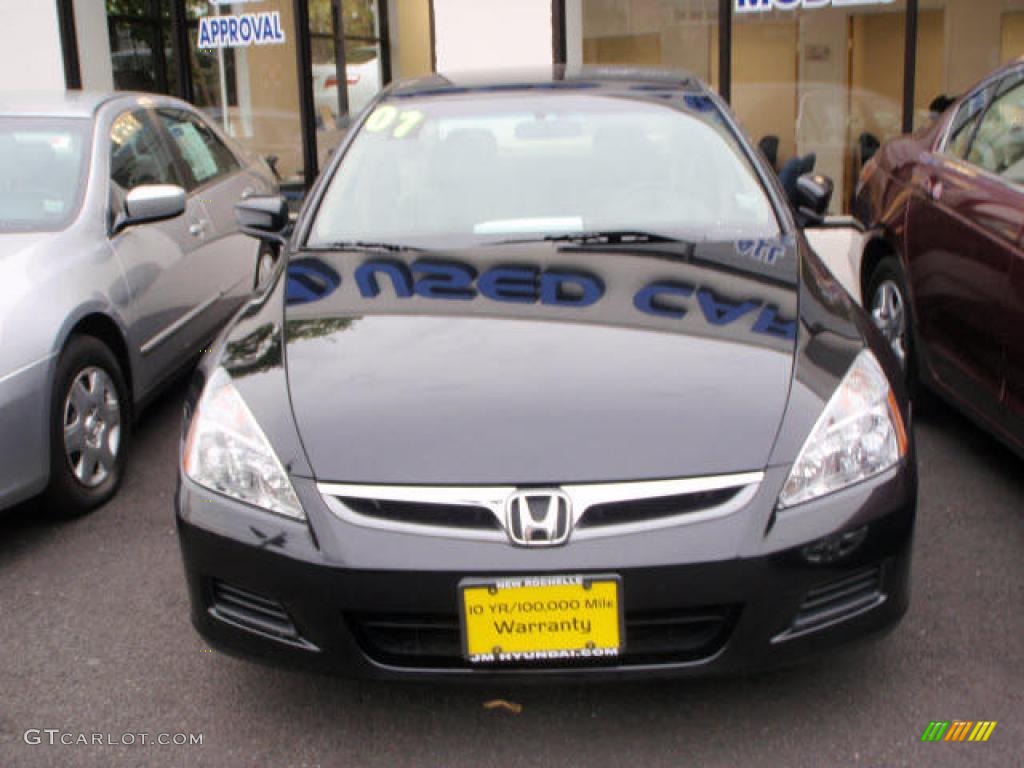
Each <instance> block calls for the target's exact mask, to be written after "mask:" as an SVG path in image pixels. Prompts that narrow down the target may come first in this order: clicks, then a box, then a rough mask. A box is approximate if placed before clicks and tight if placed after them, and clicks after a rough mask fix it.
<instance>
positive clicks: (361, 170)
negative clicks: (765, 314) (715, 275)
mask: <svg viewBox="0 0 1024 768" xmlns="http://www.w3.org/2000/svg"><path fill="white" fill-rule="evenodd" d="M609 231H630V232H651V233H656V234H659V235H662V236H666V237H673V238H678V239H685V240H694V241H698V242H699V241H709V240H716V241H722V240H738V239H755V238H770V237H775V236H777V235H778V234H779V223H778V220H777V218H776V216H775V213H774V211H773V209H772V206H771V203H770V202H769V200H768V197H767V195H766V193H765V191H764V188H763V187H762V185H761V182H760V180H759V179H758V177H757V175H756V173H755V171H754V169H753V167H752V166H751V165H750V163H749V162H748V160H747V159H746V157H745V156H744V154H743V152H742V150H741V149H740V147H739V145H738V144H737V142H736V140H735V138H734V137H733V135H732V134H731V132H730V131H729V129H728V127H727V126H726V125H725V124H724V123H723V122H722V120H721V115H720V114H719V112H718V110H717V108H716V107H715V106H714V104H713V103H712V102H711V101H710V100H709V99H707V97H704V96H698V95H690V94H687V95H681V96H680V97H679V98H678V99H677V100H675V101H673V102H653V101H649V100H640V99H636V98H624V97H621V96H618V97H616V96H607V95H590V94H588V95H579V94H572V95H566V94H536V93H534V94H530V95H529V96H522V95H518V94H516V95H504V96H481V95H479V94H473V95H470V96H459V95H454V96H442V97H434V98H424V99H404V98H403V99H392V100H389V101H386V102H384V103H382V104H381V105H379V106H378V107H377V108H376V110H375V111H374V112H373V114H371V115H370V116H369V118H368V119H367V121H366V122H365V123H364V125H363V127H362V129H361V130H360V132H359V135H358V136H356V137H355V139H354V141H353V142H352V144H351V146H350V147H349V149H348V151H347V152H346V154H345V157H344V159H343V160H342V162H341V164H340V166H339V167H338V170H337V172H336V173H335V175H334V178H333V179H331V181H330V184H329V186H328V188H327V191H326V193H325V195H324V198H323V201H322V203H321V205H320V208H319V212H318V214H317V218H316V221H315V222H314V224H313V227H312V230H311V235H310V238H309V241H308V243H307V244H308V245H310V246H317V245H321V246H326V245H329V244H331V243H339V242H351V241H372V242H392V243H394V242H398V243H415V242H417V241H419V242H429V241H436V239H437V238H445V239H446V240H447V241H448V242H449V244H451V243H452V242H457V241H461V240H466V241H468V242H469V243H480V242H498V241H501V240H503V239H522V238H524V237H530V236H533V237H543V236H545V235H548V236H550V235H564V234H572V233H582V232H586V233H599V232H609Z"/></svg>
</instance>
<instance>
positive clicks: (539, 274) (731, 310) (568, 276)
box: [286, 259, 797, 341]
mask: <svg viewBox="0 0 1024 768" xmlns="http://www.w3.org/2000/svg"><path fill="white" fill-rule="evenodd" d="M324 267H326V265H322V262H320V261H319V260H318V259H300V260H297V261H295V262H292V263H291V264H290V265H289V267H288V291H287V297H286V300H287V302H288V304H289V305H292V306H294V305H297V304H306V303H310V302H314V301H320V300H321V299H324V298H326V297H327V296H328V295H330V294H332V293H334V291H336V290H337V289H338V288H340V287H341V283H342V278H341V277H340V276H338V275H337V273H335V272H334V271H333V270H330V272H331V276H332V278H333V279H332V280H331V281H330V285H329V286H328V285H324V286H321V287H320V288H319V289H318V290H316V291H310V290H309V289H308V286H307V285H306V282H308V278H309V276H310V275H314V274H322V273H323V269H324ZM328 269H329V268H328ZM317 282H320V281H317ZM353 282H354V283H355V289H356V290H357V291H358V293H359V296H360V297H361V298H362V299H364V300H365V299H370V300H374V299H378V298H379V297H385V298H390V297H393V298H394V299H397V300H399V301H402V300H409V299H413V298H420V299H430V300H438V299H439V300H444V301H456V302H470V301H475V300H478V299H481V298H482V299H485V300H489V301H494V302H501V303H505V304H530V305H540V306H547V307H557V308H563V309H571V310H582V309H585V308H587V307H592V306H594V305H596V304H598V303H599V302H601V301H602V300H603V299H605V297H606V294H607V289H606V286H605V283H604V281H603V280H602V279H601V278H600V277H598V276H597V275H595V274H593V273H591V272H588V271H586V270H582V269H566V268H559V267H540V266H535V265H528V264H516V265H503V266H495V267H491V268H489V269H486V270H483V271H478V270H477V269H476V268H475V267H473V266H470V265H469V264H464V263H461V262H457V261H447V260H440V259H418V260H417V261H415V262H413V263H412V264H406V263H405V262H403V261H398V260H391V259H370V260H369V261H365V262H363V263H362V264H360V265H359V266H358V267H356V268H355V272H354V274H353ZM631 298H632V309H633V311H636V312H639V313H640V314H641V315H646V316H648V317H651V318H657V319H660V320H663V321H670V322H671V321H679V320H682V319H683V318H685V317H687V316H689V315H691V314H695V315H697V316H699V317H700V318H701V319H702V320H703V322H704V323H705V324H707V325H709V326H717V327H721V328H724V327H726V326H735V324H737V323H745V324H748V327H749V330H750V331H751V332H752V333H755V334H760V335H763V336H770V337H774V338H777V339H783V340H789V341H792V340H793V339H795V338H796V336H797V323H796V321H795V320H792V319H790V318H788V317H786V316H785V315H784V314H783V313H782V312H781V311H780V309H779V307H778V306H776V305H773V304H771V303H769V302H766V301H763V300H761V299H759V298H756V297H749V298H747V297H743V296H742V295H741V297H739V298H735V297H730V296H726V295H724V294H722V293H721V292H720V291H718V290H717V289H715V288H713V287H711V286H708V285H700V284H698V283H695V282H688V281H679V280H656V281H652V282H649V283H647V284H646V285H644V286H643V287H642V288H640V289H639V290H637V291H636V292H635V293H633V294H632V296H631Z"/></svg>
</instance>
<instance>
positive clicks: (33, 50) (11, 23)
mask: <svg viewBox="0 0 1024 768" xmlns="http://www.w3.org/2000/svg"><path fill="white" fill-rule="evenodd" d="M26 90H27V91H37V90H60V91H63V90H64V57H63V55H62V54H61V49H60V26H59V25H58V24H57V3H55V2H53V0H0V92H2V91H26Z"/></svg>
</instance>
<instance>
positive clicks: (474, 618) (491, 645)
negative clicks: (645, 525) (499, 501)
mask: <svg viewBox="0 0 1024 768" xmlns="http://www.w3.org/2000/svg"><path fill="white" fill-rule="evenodd" d="M620 583H621V581H620V579H619V577H618V576H522V577H513V578H494V579H463V580H462V581H461V582H460V583H459V592H460V607H461V613H462V648H463V651H464V653H465V655H466V658H467V659H468V660H469V661H470V662H471V663H474V664H495V663H499V664H500V663H516V662H534V661H561V660H566V659H568V660H574V659H576V660H580V661H587V660H594V659H603V658H614V657H616V656H618V655H619V654H620V653H621V652H622V648H623V635H624V632H623V623H622V615H623V614H622V601H621V599H620V594H619V593H620V591H621V588H620Z"/></svg>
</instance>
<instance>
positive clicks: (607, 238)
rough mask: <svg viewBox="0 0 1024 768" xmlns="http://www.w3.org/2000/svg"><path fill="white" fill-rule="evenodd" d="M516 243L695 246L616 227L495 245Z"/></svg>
mask: <svg viewBox="0 0 1024 768" xmlns="http://www.w3.org/2000/svg"><path fill="white" fill-rule="evenodd" d="M516 243H573V244H575V245H644V244H647V243H679V244H682V245H686V246H689V247H691V248H692V247H693V245H694V244H693V243H692V242H691V241H689V240H680V239H679V238H677V237H671V236H670V235H661V234H658V233H657V232H643V231H640V230H632V229H616V230H608V231H604V232H567V233H564V234H560V235H542V236H540V237H527V238H522V239H510V240H501V241H499V242H497V243H494V245H513V244H516Z"/></svg>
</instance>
